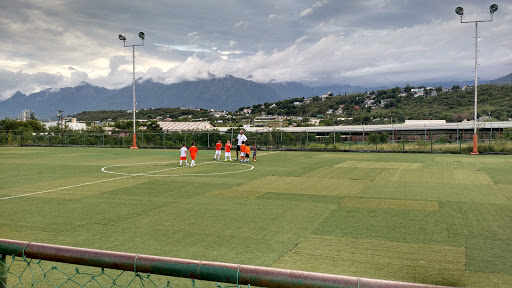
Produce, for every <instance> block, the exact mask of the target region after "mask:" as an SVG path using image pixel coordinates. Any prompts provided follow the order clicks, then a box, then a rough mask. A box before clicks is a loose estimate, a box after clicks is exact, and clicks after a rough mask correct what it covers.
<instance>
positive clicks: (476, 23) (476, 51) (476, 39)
mask: <svg viewBox="0 0 512 288" xmlns="http://www.w3.org/2000/svg"><path fill="white" fill-rule="evenodd" d="M477 99H478V22H475V115H474V118H473V119H474V121H473V124H474V125H473V126H474V127H473V151H472V152H471V154H472V155H477V154H478V135H477V134H476V125H477V121H478V119H477V110H476V109H477Z"/></svg>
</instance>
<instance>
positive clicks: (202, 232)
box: [0, 147, 512, 287]
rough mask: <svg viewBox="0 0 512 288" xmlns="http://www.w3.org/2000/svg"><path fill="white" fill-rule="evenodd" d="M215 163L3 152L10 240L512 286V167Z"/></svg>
mask: <svg viewBox="0 0 512 288" xmlns="http://www.w3.org/2000/svg"><path fill="white" fill-rule="evenodd" d="M233 154H234V152H233ZM212 158H213V151H204V150H202V151H200V152H199V156H198V159H197V166H196V167H193V168H191V167H183V168H179V167H178V162H179V151H177V150H161V149H160V150H149V149H140V150H130V149H107V148H40V147H35V148H34V147H30V148H29V147H0V159H1V161H0V199H1V200H0V207H2V216H1V217H0V237H1V238H7V239H16V240H23V241H34V242H42V243H49V244H58V245H67V246H76V247H84V248H93V249H105V250H112V251H123V252H130V253H141V254H150V255H158V256H167V257H179V258H188V259H198V260H209V261H221V262H230V263H242V264H248V265H260V266H269V267H279V268H288V269H300V270H308V271H316V272H325V273H336V274H341V275H351V276H359V277H370V278H380V279H389V280H398V281H407V282H417V283H429V284H440V285H452V286H464V287H490V286H492V287H509V286H510V283H512V265H511V263H512V248H510V247H512V176H511V175H512V165H511V164H512V156H491V155H490V156H485V155H478V156H470V155H439V154H432V155H430V154H400V153H396V154H389V153H382V154H379V153H376V154H375V153H322V152H267V151H259V152H258V161H257V162H250V163H249V165H253V166H254V169H252V170H250V171H247V169H249V168H250V167H249V166H247V165H240V163H234V162H233V163H232V162H228V163H226V162H224V161H220V162H214V163H213V162H212ZM221 158H222V157H221ZM141 163H142V164H141ZM107 166H109V167H107ZM104 167H107V168H105V169H106V170H108V171H110V172H115V173H117V174H111V173H105V172H103V171H101V169H102V168H104ZM16 196H21V197H16Z"/></svg>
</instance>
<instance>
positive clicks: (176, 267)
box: [0, 239, 440, 288]
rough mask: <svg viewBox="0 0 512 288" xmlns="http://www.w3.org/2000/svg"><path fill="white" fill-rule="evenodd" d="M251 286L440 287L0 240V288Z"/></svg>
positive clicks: (314, 287)
mask: <svg viewBox="0 0 512 288" xmlns="http://www.w3.org/2000/svg"><path fill="white" fill-rule="evenodd" d="M6 255H11V256H9V257H7V256H6ZM197 281H199V282H197ZM244 285H246V286H244ZM251 285H255V286H258V287H276V288H277V287H280V288H292V287H299V288H300V287H304V288H305V287H310V288H320V287H323V288H334V287H369V288H371V287H382V288H388V287H389V288H390V287H395V288H412V287H416V288H427V287H440V286H434V285H423V284H415V283H406V282H395V281H387V280H378V279H368V278H359V277H351V276H342V275H333V274H322V273H314V272H306V271H295V270H286V269H277V268H269V267H258V266H248V265H241V264H231V263H221V262H209V261H197V260H188V259H179V258H168V257H159V256H151V255H142V254H130V253H122V252H112V251H104V250H92V249H83V248H76V247H68V246H57V245H49V244H42V243H33V242H24V241H17V240H8V239H0V288H14V287H53V288H57V287H59V288H60V287H80V288H81V287H86V286H88V287H116V288H128V287H155V288H157V287H192V288H194V287H213V286H216V287H218V288H225V287H226V288H227V287H237V288H240V287H250V286H251Z"/></svg>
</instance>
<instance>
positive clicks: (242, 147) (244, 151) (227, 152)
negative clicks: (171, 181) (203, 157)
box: [180, 130, 256, 167]
mask: <svg viewBox="0 0 512 288" xmlns="http://www.w3.org/2000/svg"><path fill="white" fill-rule="evenodd" d="M234 141H235V139H233V142H234ZM221 150H222V142H221V141H220V140H219V141H217V143H216V144H215V155H214V156H213V160H220V154H221ZM252 151H253V153H252V161H256V145H254V146H253V150H252ZM180 152H181V156H180V167H181V165H182V164H183V160H185V165H187V166H188V162H187V154H188V153H187V152H190V158H191V159H192V162H191V163H190V166H191V167H193V166H196V163H195V160H196V156H197V152H198V149H197V147H196V146H195V143H194V142H192V146H191V147H190V148H189V149H188V150H187V146H186V145H185V144H183V147H181V149H180ZM238 153H240V158H239V157H238ZM250 155H251V146H250V145H249V143H247V136H245V135H244V131H243V130H241V131H240V134H238V136H237V145H236V160H235V161H240V162H249V157H250ZM224 161H233V159H232V158H231V142H230V141H229V140H228V141H227V142H226V144H225V145H224Z"/></svg>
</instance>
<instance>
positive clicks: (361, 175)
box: [304, 166, 384, 180]
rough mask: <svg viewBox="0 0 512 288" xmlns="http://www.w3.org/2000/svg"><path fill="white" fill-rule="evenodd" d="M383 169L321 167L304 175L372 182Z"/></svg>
mask: <svg viewBox="0 0 512 288" xmlns="http://www.w3.org/2000/svg"><path fill="white" fill-rule="evenodd" d="M383 170H384V169H381V168H354V167H338V166H334V167H323V168H320V169H316V170H314V171H312V172H309V173H307V174H305V175H304V177H310V178H329V179H351V180H373V179H375V178H376V177H377V176H378V175H379V174H380V173H382V171H383Z"/></svg>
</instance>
